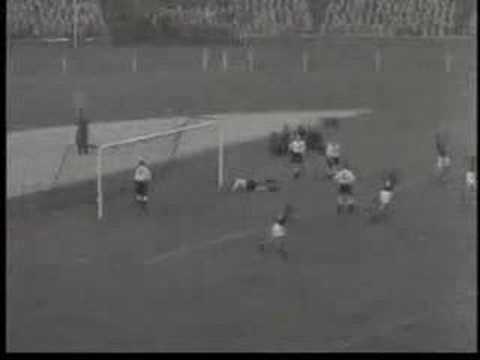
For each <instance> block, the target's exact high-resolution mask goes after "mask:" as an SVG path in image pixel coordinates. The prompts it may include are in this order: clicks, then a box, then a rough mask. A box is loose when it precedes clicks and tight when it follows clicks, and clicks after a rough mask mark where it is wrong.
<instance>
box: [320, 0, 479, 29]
mask: <svg viewBox="0 0 480 360" xmlns="http://www.w3.org/2000/svg"><path fill="white" fill-rule="evenodd" d="M474 6H475V5H474V2H473V1H461V0H405V1H398V0H397V1H394V0H337V1H331V2H330V3H329V5H328V7H327V8H326V11H325V14H324V17H323V21H322V25H321V30H322V32H323V33H339V34H368V35H379V36H438V37H442V36H450V35H472V34H473V33H474V31H475V29H474V26H473V24H474V23H476V20H475V11H474V10H475V9H474V8H473V7H474Z"/></svg>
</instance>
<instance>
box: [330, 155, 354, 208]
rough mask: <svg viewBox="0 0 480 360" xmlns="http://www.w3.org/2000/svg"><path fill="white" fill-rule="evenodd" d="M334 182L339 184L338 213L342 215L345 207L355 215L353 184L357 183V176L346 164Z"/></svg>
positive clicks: (336, 175)
mask: <svg viewBox="0 0 480 360" xmlns="http://www.w3.org/2000/svg"><path fill="white" fill-rule="evenodd" d="M334 180H335V182H336V183H337V184H338V198H337V213H338V214H340V213H341V212H342V210H343V209H344V208H345V207H346V208H347V211H348V212H349V213H353V210H354V209H355V200H354V197H353V184H354V183H355V181H356V177H355V175H354V174H353V172H352V170H350V168H349V166H348V165H347V164H345V165H344V166H343V168H342V169H341V170H339V171H338V172H337V173H336V174H335V177H334Z"/></svg>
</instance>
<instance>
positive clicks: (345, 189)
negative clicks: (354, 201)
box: [338, 184, 353, 195]
mask: <svg viewBox="0 0 480 360" xmlns="http://www.w3.org/2000/svg"><path fill="white" fill-rule="evenodd" d="M338 193H339V194H340V195H353V187H352V185H348V184H342V185H340V186H339V187H338Z"/></svg>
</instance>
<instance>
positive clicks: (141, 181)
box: [133, 158, 152, 212]
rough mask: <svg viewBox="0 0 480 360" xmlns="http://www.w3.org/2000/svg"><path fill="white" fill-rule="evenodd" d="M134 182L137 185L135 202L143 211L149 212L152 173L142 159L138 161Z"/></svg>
mask: <svg viewBox="0 0 480 360" xmlns="http://www.w3.org/2000/svg"><path fill="white" fill-rule="evenodd" d="M133 180H134V184H135V200H136V201H137V203H138V204H139V205H140V207H141V209H142V210H144V211H145V212H148V208H147V203H148V188H149V184H150V181H151V180H152V172H151V171H150V169H149V168H148V166H147V163H146V161H145V160H144V159H142V158H139V159H138V165H137V167H136V168H135V175H134V178H133Z"/></svg>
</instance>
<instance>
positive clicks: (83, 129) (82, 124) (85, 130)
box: [75, 108, 90, 155]
mask: <svg viewBox="0 0 480 360" xmlns="http://www.w3.org/2000/svg"><path fill="white" fill-rule="evenodd" d="M89 123H90V121H89V120H88V119H87V118H86V117H85V116H84V115H83V109H82V108H80V109H78V118H77V134H76V137H75V140H76V143H77V149H78V155H83V154H85V155H87V154H88V148H89V145H88V140H89V139H88V138H89Z"/></svg>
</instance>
